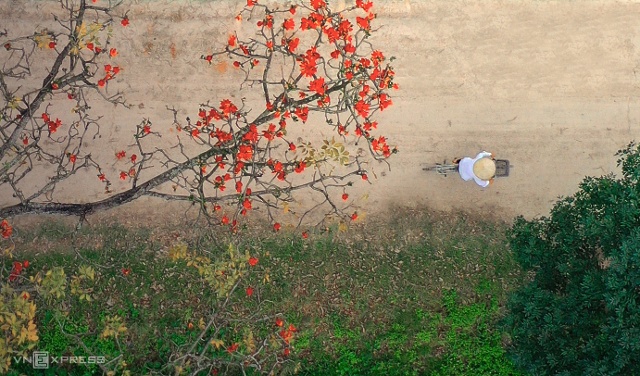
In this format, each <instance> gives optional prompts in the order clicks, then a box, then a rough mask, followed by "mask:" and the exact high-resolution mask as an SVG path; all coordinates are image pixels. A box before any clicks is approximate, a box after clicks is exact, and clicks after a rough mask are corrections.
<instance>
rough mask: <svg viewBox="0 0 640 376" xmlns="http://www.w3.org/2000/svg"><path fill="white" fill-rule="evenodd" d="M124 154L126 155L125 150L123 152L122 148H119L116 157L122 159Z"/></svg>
mask: <svg viewBox="0 0 640 376" xmlns="http://www.w3.org/2000/svg"><path fill="white" fill-rule="evenodd" d="M126 156H127V152H125V151H124V150H120V151H119V152H117V153H116V158H118V159H122V158H124V157H126Z"/></svg>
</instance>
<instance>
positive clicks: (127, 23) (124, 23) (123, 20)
mask: <svg viewBox="0 0 640 376" xmlns="http://www.w3.org/2000/svg"><path fill="white" fill-rule="evenodd" d="M120 24H122V26H124V27H127V26H129V18H128V17H125V18H123V19H122V21H120Z"/></svg>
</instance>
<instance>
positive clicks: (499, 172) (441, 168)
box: [422, 159, 513, 177]
mask: <svg viewBox="0 0 640 376" xmlns="http://www.w3.org/2000/svg"><path fill="white" fill-rule="evenodd" d="M494 161H495V163H496V175H495V177H508V176H509V170H510V169H511V168H512V167H513V165H511V164H510V163H509V160H508V159H494ZM422 170H424V171H435V172H436V173H437V174H439V175H443V176H447V175H449V174H457V173H458V164H457V163H453V162H451V163H447V160H446V159H445V160H444V161H443V162H442V163H436V164H433V165H429V166H426V167H423V168H422Z"/></svg>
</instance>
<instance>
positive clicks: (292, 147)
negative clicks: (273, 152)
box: [289, 142, 296, 151]
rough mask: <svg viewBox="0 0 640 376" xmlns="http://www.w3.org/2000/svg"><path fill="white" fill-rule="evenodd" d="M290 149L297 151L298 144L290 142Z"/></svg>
mask: <svg viewBox="0 0 640 376" xmlns="http://www.w3.org/2000/svg"><path fill="white" fill-rule="evenodd" d="M289 151H296V145H295V144H294V143H293V142H290V143H289Z"/></svg>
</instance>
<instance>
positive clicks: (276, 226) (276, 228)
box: [273, 222, 282, 231]
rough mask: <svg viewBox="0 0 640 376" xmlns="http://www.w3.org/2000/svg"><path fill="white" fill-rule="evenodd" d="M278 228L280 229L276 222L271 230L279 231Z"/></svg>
mask: <svg viewBox="0 0 640 376" xmlns="http://www.w3.org/2000/svg"><path fill="white" fill-rule="evenodd" d="M280 228H282V226H281V225H280V223H278V222H276V223H274V224H273V230H274V231H280Z"/></svg>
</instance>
